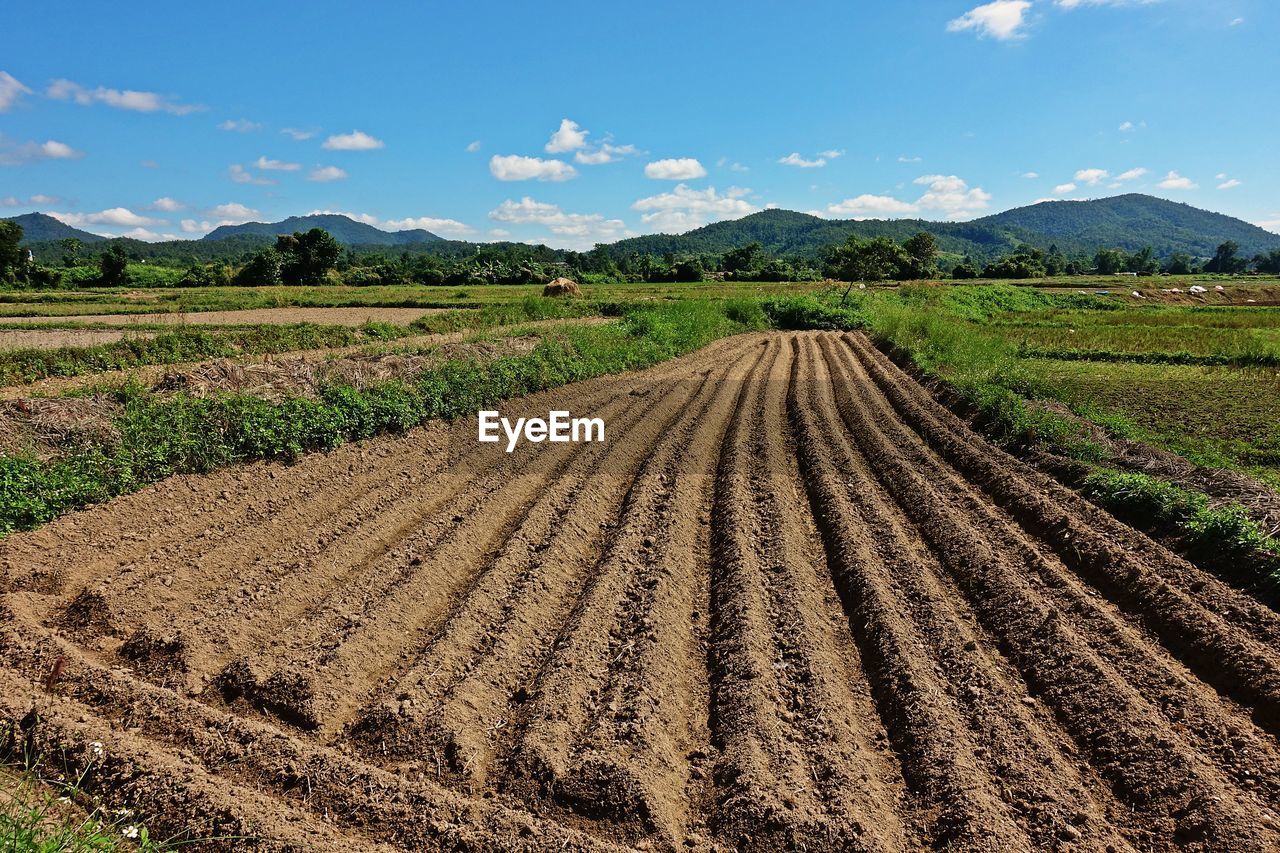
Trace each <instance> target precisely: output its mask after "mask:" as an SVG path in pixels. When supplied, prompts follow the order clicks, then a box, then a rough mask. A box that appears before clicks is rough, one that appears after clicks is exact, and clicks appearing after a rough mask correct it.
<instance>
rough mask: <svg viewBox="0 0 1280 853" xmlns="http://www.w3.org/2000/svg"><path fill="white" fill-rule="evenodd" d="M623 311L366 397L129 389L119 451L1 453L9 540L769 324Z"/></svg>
mask: <svg viewBox="0 0 1280 853" xmlns="http://www.w3.org/2000/svg"><path fill="white" fill-rule="evenodd" d="M619 312H620V321H619V322H618V323H612V324H606V325H596V326H572V325H565V326H555V327H550V328H544V329H540V330H539V337H540V338H541V340H540V342H539V343H538V345H537V346H536V347H535V348H534V349H533V350H532V351H531V352H529V353H526V354H522V355H517V356H508V357H500V358H497V359H494V360H491V361H486V362H478V361H471V360H452V361H449V362H446V363H444V364H443V365H441V366H438V367H434V368H431V369H428V370H426V371H425V372H423V373H422V374H420V375H418V376H417V377H415V378H414V379H413V380H412V381H402V380H393V381H387V382H382V383H379V384H376V385H373V386H370V387H366V388H363V389H356V388H353V387H350V386H345V385H334V386H331V387H328V388H324V389H322V392H321V394H320V396H319V397H318V398H314V399H313V398H309V397H300V396H299V397H291V398H287V399H284V400H280V401H270V400H265V399H262V398H258V397H254V396H251V395H248V394H221V395H215V396H210V397H195V396H192V395H189V394H185V393H174V394H157V393H152V392H149V391H146V390H143V389H141V388H138V387H136V386H126V387H125V388H123V389H120V390H119V391H117V392H116V394H117V398H118V400H119V402H120V403H121V404H122V412H121V414H120V415H119V416H118V417H117V419H116V422H115V424H114V426H115V428H116V431H117V432H118V435H119V436H120V438H119V440H118V441H116V442H115V443H112V444H106V443H102V442H101V441H90V442H88V443H86V444H85V445H84V446H81V447H78V448H74V449H72V450H70V451H69V452H68V453H67V454H66V455H65V456H60V457H58V458H56V459H50V460H41V459H38V458H35V457H32V456H6V457H0V532H8V531H12V530H22V529H28V528H31V527H34V526H36V525H38V524H41V523H43V522H46V521H48V520H50V519H52V518H55V517H57V516H58V515H60V514H62V513H63V512H66V511H68V510H70V509H75V508H78V507H82V506H85V505H88V504H91V503H95V502H98V501H102V500H106V499H108V498H110V497H113V496H115V495H120V494H125V493H127V492H131V491H134V490H136V489H138V488H140V487H141V486H143V485H145V484H147V483H150V482H154V481H156V480H159V479H161V478H164V477H167V476H170V475H172V474H178V473H203V472H207V471H210V470H213V469H214V468H217V467H219V466H222V465H226V464H231V463H235V462H246V461H251V460H257V459H292V458H295V457H297V456H298V455H300V454H302V453H305V452H308V451H313V450H328V449H332V448H334V447H337V446H338V445H340V444H342V443H344V442H347V441H352V440H356V439H361V438H367V437H369V436H373V435H377V434H379V433H383V432H395V431H403V430H406V429H409V428H410V427H412V426H415V425H417V424H420V423H422V422H424V421H426V420H430V419H433V418H445V419H452V418H456V417H459V416H462V415H465V414H468V413H471V412H474V411H476V410H477V409H478V408H480V407H482V406H484V405H486V404H489V403H493V402H496V401H498V400H502V399H507V398H510V397H515V396H519V395H522V394H528V393H531V392H534V391H539V390H542V389H545V388H551V387H555V386H558V385H562V384H565V383H568V382H574V381H578V380H582V379H588V378H591V377H593V376H599V375H602V374H606V373H615V372H620V371H624V370H634V369H638V368H643V367H647V366H649V365H652V364H656V363H658V362H661V361H665V360H667V359H670V358H674V357H677V356H680V355H684V354H685V353H688V352H692V351H693V350H696V349H698V348H700V347H703V346H705V345H706V344H708V343H710V342H711V341H713V340H715V339H717V338H720V337H724V336H726V335H730V334H735V333H738V332H743V331H749V330H752V329H760V328H764V327H765V325H766V318H765V315H764V313H763V312H762V311H760V309H759V308H758V306H756V305H755V304H754V303H751V302H745V303H743V302H731V301H700V300H689V301H683V302H680V303H673V304H667V303H660V304H656V305H640V306H635V305H633V306H627V307H624V308H621V309H619Z"/></svg>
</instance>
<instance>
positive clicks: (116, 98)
mask: <svg viewBox="0 0 1280 853" xmlns="http://www.w3.org/2000/svg"><path fill="white" fill-rule="evenodd" d="M45 94H46V95H48V96H49V97H50V98H53V99H54V100H57V101H74V102H75V103H77V104H80V105H81V106H85V107H87V106H90V105H91V104H105V105H107V106H109V107H115V108H116V109H118V110H133V111H135V112H140V113H155V112H166V113H171V114H173V115H179V116H181V115H187V114H188V113H194V112H198V111H200V110H203V109H204V107H202V106H200V105H198V104H182V103H179V102H177V101H175V100H171V99H170V98H166V97H165V96H163V95H159V94H157V93H155V92H139V91H137V90H134V89H108V88H107V87H105V86H99V87H97V88H96V89H89V88H86V87H84V86H81V85H80V84H79V83H73V82H72V81H70V80H54V81H53V82H52V83H50V84H49V88H48V89H47V90H45Z"/></svg>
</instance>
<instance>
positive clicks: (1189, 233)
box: [13, 193, 1280, 259]
mask: <svg viewBox="0 0 1280 853" xmlns="http://www.w3.org/2000/svg"><path fill="white" fill-rule="evenodd" d="M13 221H15V222H17V223H18V224H20V225H22V227H23V231H24V235H25V239H24V243H26V244H29V245H31V246H32V247H33V249H35V250H36V253H37V256H44V255H50V254H52V253H53V252H54V251H55V247H54V245H53V241H57V240H62V239H64V238H67V237H78V238H79V239H80V240H82V241H84V242H85V243H98V242H102V241H104V240H106V239H107V238H104V237H101V236H99V235H96V234H91V233H89V232H87V231H83V230H80V229H78V228H73V227H71V226H69V225H66V224H64V223H62V222H60V221H58V220H57V219H55V218H53V217H51V216H48V215H46V214H42V213H27V214H23V215H21V216H15V217H13ZM311 228H323V229H325V230H326V231H328V232H329V233H330V234H332V235H333V236H334V238H335V239H337V240H338V242H340V243H343V244H344V245H347V246H352V247H357V248H367V249H378V248H384V249H385V248H390V247H395V248H400V249H405V250H412V251H426V252H432V251H437V252H444V251H448V252H451V253H457V252H458V251H460V250H465V249H466V247H468V246H470V245H473V244H465V243H461V242H459V241H454V240H445V239H444V238H442V237H440V236H438V235H436V234H433V233H431V232H430V231H425V230H422V229H413V230H408V231H383V230H382V229H380V228H375V227H374V226H372V225H368V224H366V223H363V222H358V221H356V220H354V219H351V218H350V217H347V216H342V215H340V214H313V215H309V216H292V217H289V218H288V219H285V220H283V221H281V222H246V223H243V224H240V225H223V226H220V227H218V228H216V229H214V230H213V231H211V232H210V233H209V234H206V235H205V236H204V237H202V238H200V239H199V240H178V241H171V242H168V243H152V244H137V243H136V241H128V242H130V243H135V244H136V246H137V249H138V250H139V251H144V253H145V255H146V256H150V257H160V256H163V255H165V254H177V253H182V254H184V255H186V256H189V257H206V258H215V257H217V258H224V259H225V258H226V257H227V256H228V253H229V252H245V251H252V250H253V249H255V248H256V247H258V246H261V245H266V244H268V243H270V242H272V241H273V240H274V239H275V236H276V235H277V234H291V233H293V232H295V231H306V230H308V229H311ZM919 231H928V232H929V233H931V234H933V235H934V236H935V237H936V238H937V241H938V247H939V248H940V249H941V250H942V251H943V252H947V253H950V254H955V255H971V256H973V257H975V258H977V259H989V258H992V257H994V256H997V255H999V254H1001V253H1002V252H1005V251H1008V250H1009V249H1012V248H1013V247H1015V246H1017V245H1019V244H1022V243H1029V244H1031V245H1033V246H1037V247H1039V248H1042V249H1047V248H1049V247H1050V246H1055V245H1056V246H1057V247H1058V248H1059V249H1060V250H1061V251H1062V252H1064V253H1065V254H1067V255H1085V256H1088V255H1092V254H1093V252H1095V251H1096V250H1097V249H1099V248H1104V247H1105V248H1120V249H1125V250H1126V251H1131V252H1132V251H1138V250H1140V249H1142V248H1143V247H1146V246H1150V247H1152V249H1153V250H1154V251H1155V254H1156V255H1157V256H1159V257H1168V256H1169V255H1172V254H1174V253H1175V252H1185V253H1186V254H1189V255H1191V256H1193V257H1198V258H1205V257H1210V256H1212V255H1213V253H1214V251H1215V250H1216V249H1217V247H1218V245H1219V244H1221V243H1223V242H1225V241H1227V240H1234V241H1235V242H1236V243H1238V244H1239V246H1240V253H1241V254H1242V255H1243V256H1245V257H1252V256H1253V255H1255V254H1258V253H1265V252H1269V251H1271V250H1273V249H1280V234H1273V233H1271V232H1270V231H1266V230H1264V229H1262V228H1259V227H1258V226H1256V225H1251V224H1250V223H1248V222H1245V221H1243V220H1241V219H1236V218H1234V217H1230V216H1226V215H1224V214H1221V213H1213V212H1211V211H1207V210H1201V209H1199V208H1195V207H1192V206H1190V205H1187V204H1180V203H1177V202H1172V201H1167V200H1165V199H1161V198H1156V197H1154V196H1149V195H1141V194H1136V193H1134V194H1128V195H1120V196H1112V197H1110V198H1101V199H1094V200H1090V201H1044V202H1039V203H1037V204H1032V205H1028V206H1026V207H1018V208H1013V209H1012V210H1006V211H1004V212H1003V213H997V214H993V215H991V216H985V217H982V218H981V219H974V220H971V221H969V222H930V221H927V220H921V219H890V220H884V219H867V220H852V219H846V220H840V219H824V218H822V217H819V216H813V215H810V214H807V213H797V212H796V211H791V210H776V209H774V210H763V211H760V212H759V213H753V214H750V215H749V216H745V217H743V218H741V219H732V220H725V221H722V222H714V223H712V224H710V225H706V226H703V227H702V228H697V229H694V230H693V231H689V232H687V233H684V234H649V235H645V236H643V237H631V238H628V239H625V240H619V241H618V242H616V243H611V244H606V245H605V249H606V251H608V252H609V253H610V254H611V255H612V256H614V257H616V258H621V257H625V256H627V255H630V254H632V253H651V254H659V255H663V254H702V253H708V254H717V253H722V252H725V251H727V250H729V249H733V248H737V247H739V246H744V245H746V244H748V243H752V242H758V243H760V244H761V246H763V247H764V249H765V250H766V251H768V252H770V253H772V254H775V255H798V256H805V257H816V256H817V255H819V254H820V253H821V251H822V249H823V248H824V247H825V246H829V245H831V244H833V243H841V242H844V241H845V240H846V239H848V238H849V237H850V236H853V235H856V236H858V237H862V238H866V237H876V236H887V237H892V238H894V239H896V240H899V241H902V240H905V239H906V238H908V237H910V236H911V235H913V234H915V233H917V232H919ZM120 239H123V238H120ZM170 250H171V251H170Z"/></svg>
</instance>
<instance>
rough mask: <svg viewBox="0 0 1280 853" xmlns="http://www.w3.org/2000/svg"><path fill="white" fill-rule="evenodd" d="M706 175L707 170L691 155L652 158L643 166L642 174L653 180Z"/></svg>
mask: <svg viewBox="0 0 1280 853" xmlns="http://www.w3.org/2000/svg"><path fill="white" fill-rule="evenodd" d="M706 175H707V170H706V169H705V168H703V166H702V164H701V163H699V162H698V161H697V160H696V159H695V158H693V157H675V158H671V159H667V160H654V161H653V162H652V163H648V164H646V165H645V167H644V176H645V177H646V178H652V179H654V180H655V181H691V180H694V179H696V178H704V177H706Z"/></svg>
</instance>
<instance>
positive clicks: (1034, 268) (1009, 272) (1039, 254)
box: [982, 245, 1045, 279]
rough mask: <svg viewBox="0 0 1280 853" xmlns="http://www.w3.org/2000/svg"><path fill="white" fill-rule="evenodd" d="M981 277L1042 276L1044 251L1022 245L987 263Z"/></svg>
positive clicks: (1043, 271)
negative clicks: (993, 261)
mask: <svg viewBox="0 0 1280 853" xmlns="http://www.w3.org/2000/svg"><path fill="white" fill-rule="evenodd" d="M982 277H983V278H1019V279H1021V278H1044V277H1045V267H1044V252H1043V251H1041V250H1040V249H1037V248H1035V247H1034V246H1027V245H1022V246H1019V247H1018V248H1017V249H1015V250H1014V251H1013V252H1011V253H1010V254H1008V255H1005V256H1004V257H1003V258H1001V259H1000V260H998V261H996V262H995V263H991V264H987V267H986V269H984V270H983V271H982Z"/></svg>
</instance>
